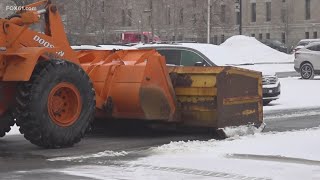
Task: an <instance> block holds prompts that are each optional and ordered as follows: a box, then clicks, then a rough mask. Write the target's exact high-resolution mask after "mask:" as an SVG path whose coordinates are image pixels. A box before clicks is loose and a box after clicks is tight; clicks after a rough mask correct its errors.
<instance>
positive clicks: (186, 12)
mask: <svg viewBox="0 0 320 180" xmlns="http://www.w3.org/2000/svg"><path fill="white" fill-rule="evenodd" d="M29 1H32V0H28V2H29ZM53 1H54V2H56V3H57V4H58V6H59V10H60V12H61V13H62V17H63V21H64V23H65V25H66V32H67V33H68V37H69V38H70V41H71V43H72V44H106V43H116V42H120V40H121V33H122V32H128V31H130V32H146V31H147V32H154V34H156V35H158V36H159V37H160V38H161V39H162V40H163V41H174V40H175V41H197V42H207V26H208V6H210V17H211V18H210V32H211V33H210V43H213V44H221V43H222V42H224V41H225V40H226V39H227V38H228V37H230V36H233V35H237V34H240V32H242V34H244V35H248V36H254V37H256V38H257V39H258V40H261V41H266V40H268V39H270V40H276V41H279V42H282V43H284V44H285V45H287V46H288V47H291V46H294V45H295V44H296V43H297V42H298V41H299V40H300V39H305V38H318V37H319V33H320V15H319V14H318V13H317V10H318V9H319V8H320V0H211V4H208V0H68V1H64V0H53ZM13 2H15V3H17V2H27V1H26V0H25V1H16V0H4V1H3V2H1V3H0V7H1V9H2V11H0V12H1V13H0V14H3V16H4V15H6V14H10V13H12V12H8V11H5V7H6V5H8V4H10V5H12V3H13ZM240 2H242V3H241V4H242V6H241V11H240V8H239V7H240V6H239V4H240ZM240 15H242V16H240ZM240 24H241V26H240ZM240 27H241V28H240Z"/></svg>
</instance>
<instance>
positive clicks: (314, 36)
mask: <svg viewBox="0 0 320 180" xmlns="http://www.w3.org/2000/svg"><path fill="white" fill-rule="evenodd" d="M313 38H314V39H318V32H317V31H315V32H313Z"/></svg>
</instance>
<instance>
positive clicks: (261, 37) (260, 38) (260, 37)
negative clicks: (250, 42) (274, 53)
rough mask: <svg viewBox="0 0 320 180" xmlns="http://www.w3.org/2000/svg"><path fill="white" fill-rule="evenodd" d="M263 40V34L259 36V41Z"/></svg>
mask: <svg viewBox="0 0 320 180" xmlns="http://www.w3.org/2000/svg"><path fill="white" fill-rule="evenodd" d="M262 39H263V35H262V33H260V34H259V40H260V41H261V40H262Z"/></svg>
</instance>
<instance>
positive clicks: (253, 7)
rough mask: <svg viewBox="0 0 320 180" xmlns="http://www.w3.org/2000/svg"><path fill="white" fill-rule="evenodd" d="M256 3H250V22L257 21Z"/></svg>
mask: <svg viewBox="0 0 320 180" xmlns="http://www.w3.org/2000/svg"><path fill="white" fill-rule="evenodd" d="M256 6H257V4H256V3H251V22H256V21H257V12H256Z"/></svg>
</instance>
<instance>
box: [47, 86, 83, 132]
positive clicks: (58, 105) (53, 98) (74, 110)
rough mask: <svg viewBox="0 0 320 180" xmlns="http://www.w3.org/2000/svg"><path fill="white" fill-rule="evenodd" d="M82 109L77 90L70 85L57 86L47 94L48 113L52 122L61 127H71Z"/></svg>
mask: <svg viewBox="0 0 320 180" xmlns="http://www.w3.org/2000/svg"><path fill="white" fill-rule="evenodd" d="M81 109H82V103H81V97H80V92H79V90H78V89H77V88H76V87H75V86H74V85H73V84H71V83H67V82H62V83H59V84H57V85H56V86H55V87H54V88H53V89H52V90H51V91H50V93H49V97H48V112H49V116H50V118H51V119H52V121H53V122H54V123H55V124H57V125H59V126H62V127H67V126H70V125H72V124H73V123H74V122H76V120H77V119H78V118H79V116H80V113H81Z"/></svg>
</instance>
